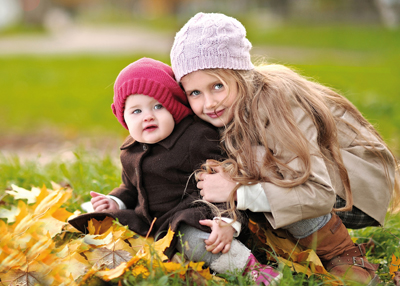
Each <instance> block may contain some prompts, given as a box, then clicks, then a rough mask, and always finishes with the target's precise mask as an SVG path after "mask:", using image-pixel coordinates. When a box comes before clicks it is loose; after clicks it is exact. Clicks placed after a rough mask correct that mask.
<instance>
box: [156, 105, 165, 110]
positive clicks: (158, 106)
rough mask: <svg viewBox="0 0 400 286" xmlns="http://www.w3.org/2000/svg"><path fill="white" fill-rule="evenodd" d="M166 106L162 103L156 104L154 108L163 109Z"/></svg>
mask: <svg viewBox="0 0 400 286" xmlns="http://www.w3.org/2000/svg"><path fill="white" fill-rule="evenodd" d="M163 107H164V106H163V105H162V104H156V106H154V109H161V108H163Z"/></svg>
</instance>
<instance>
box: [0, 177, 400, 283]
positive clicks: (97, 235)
mask: <svg viewBox="0 0 400 286" xmlns="http://www.w3.org/2000/svg"><path fill="white" fill-rule="evenodd" d="M72 192H73V191H72V189H71V188H69V187H61V186H59V185H57V184H54V183H53V187H52V189H50V188H47V187H46V186H43V187H41V188H37V187H33V188H31V189H30V190H27V189H23V188H20V187H18V186H15V185H13V186H12V190H8V191H6V196H4V197H3V203H4V205H5V206H3V207H2V208H1V209H0V217H1V218H3V220H0V233H1V234H2V238H1V241H0V261H1V262H0V279H1V280H0V283H1V285H45V286H46V285H49V286H51V285H138V284H139V285H251V280H250V279H249V277H246V276H243V275H241V273H232V275H225V276H223V275H222V276H216V275H212V274H211V272H210V270H209V269H208V268H206V267H204V266H203V263H194V262H189V261H186V262H185V261H184V259H183V257H182V256H180V255H177V256H176V257H175V258H174V259H172V261H170V260H168V258H167V257H166V256H165V255H164V254H163V251H164V250H165V249H166V248H167V247H168V246H169V243H170V241H171V240H172V237H173V236H174V233H173V232H172V231H168V233H167V235H166V236H164V237H163V238H162V239H160V240H158V241H154V240H153V238H151V237H141V236H139V235H137V234H135V233H134V232H132V231H130V230H129V229H127V227H124V226H122V225H120V224H119V223H118V222H115V221H112V220H111V219H105V220H104V221H96V220H91V221H90V222H89V224H88V228H87V229H88V233H87V234H82V233H80V232H78V231H77V230H75V229H74V228H73V227H71V226H70V225H69V224H68V223H67V220H68V218H72V217H74V216H76V215H78V214H79V213H80V212H79V211H75V212H74V213H71V212H69V211H68V210H66V209H65V208H63V207H62V206H63V205H64V204H65V203H66V202H67V201H68V200H69V199H70V198H71V194H72ZM389 222H391V219H389ZM250 228H251V230H252V231H253V232H255V233H256V232H257V229H256V228H257V226H256V225H255V224H251V225H250ZM364 231H365V232H366V233H365V234H366V235H368V233H367V230H366V229H364ZM359 234H362V232H360V233H359ZM385 235H387V236H392V237H393V238H394V237H395V234H393V233H391V232H390V231H389V230H386V231H384V232H382V233H379V232H375V234H372V235H371V236H369V244H370V252H371V251H372V252H374V253H375V254H376V253H377V249H379V248H381V247H385V243H386V242H387V241H389V239H387V238H386V239H387V241H386V242H385V241H381V240H382V237H378V236H383V237H384V236H385ZM353 237H354V240H355V241H356V240H358V239H360V240H363V238H362V237H360V238H356V237H355V236H353ZM261 238H262V240H264V241H263V242H264V243H265V244H267V245H269V251H268V253H269V254H268V255H269V259H271V260H275V261H276V262H279V265H280V268H281V269H282V271H283V272H284V274H285V275H284V278H283V280H282V281H281V283H282V285H306V284H310V283H311V285H319V284H324V285H328V284H330V285H343V284H345V283H343V282H342V281H340V280H339V279H336V278H335V277H333V276H330V275H329V274H328V273H327V272H326V271H325V269H324V268H323V266H322V264H321V262H320V261H319V259H318V257H317V256H316V254H315V253H314V252H313V251H312V250H303V249H300V248H299V247H298V246H297V245H295V244H292V243H291V242H290V241H287V240H285V239H281V238H280V236H279V235H277V234H276V232H274V233H273V232H272V231H264V232H263V233H262V235H261ZM396 238H397V237H396ZM386 250H387V251H390V252H391V256H390V259H389V260H385V259H386V258H387V257H382V258H381V259H378V262H380V264H381V272H380V276H381V279H382V281H383V282H385V281H386V283H387V284H388V285H389V283H390V284H395V285H398V281H397V280H396V279H397V278H396V275H398V273H397V271H398V268H399V264H400V259H399V257H400V256H399V255H398V254H399V249H398V240H397V245H393V244H391V245H386ZM371 258H372V257H371ZM388 262H389V263H388Z"/></svg>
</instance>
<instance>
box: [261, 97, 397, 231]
mask: <svg viewBox="0 0 400 286" xmlns="http://www.w3.org/2000/svg"><path fill="white" fill-rule="evenodd" d="M291 108H292V112H293V115H294V118H295V120H296V123H297V124H298V126H299V128H300V130H301V131H302V132H303V134H304V136H305V138H306V139H308V141H309V142H310V146H311V164H312V165H311V175H310V177H309V179H308V181H307V182H305V183H304V184H302V185H299V186H296V187H293V188H282V187H278V186H276V185H274V184H272V183H262V187H263V189H264V191H265V194H266V196H267V198H268V202H269V204H270V206H271V212H266V213H264V215H265V217H266V218H267V219H268V221H269V222H270V224H271V225H272V226H273V227H274V228H280V227H283V226H287V225H289V224H291V223H294V222H297V221H299V220H302V219H307V218H312V217H318V216H321V215H325V214H327V213H329V212H331V210H332V207H333V205H334V203H335V200H336V195H339V196H340V197H342V198H343V199H344V198H345V192H344V187H343V184H342V182H341V180H340V177H339V173H338V170H337V169H335V168H333V167H332V164H330V162H328V161H327V160H326V159H325V158H323V157H322V156H321V151H320V149H319V147H318V144H317V129H316V127H315V125H314V123H313V121H312V120H311V118H310V117H309V115H308V114H307V113H306V112H304V110H303V109H302V108H301V107H300V106H299V105H298V104H297V103H296V102H295V101H294V100H292V101H291ZM330 110H331V112H332V113H333V115H334V116H335V117H336V118H338V120H337V128H338V139H339V145H340V150H341V154H342V157H343V161H344V164H345V167H346V169H347V171H348V174H349V178H350V185H351V189H352V194H353V199H354V205H355V206H356V207H357V208H359V209H360V210H362V211H363V212H365V213H366V214H368V215H369V216H371V217H372V218H374V219H375V220H376V221H378V222H379V223H380V224H383V223H384V219H385V215H386V212H387V208H388V205H389V202H390V198H391V194H392V192H393V186H394V173H395V162H394V158H393V156H392V155H391V153H390V152H389V150H388V149H387V148H386V147H385V146H384V145H383V144H381V143H380V142H379V140H378V139H377V138H376V137H375V136H374V135H373V134H371V133H370V132H369V131H368V130H367V129H366V128H365V127H362V126H361V123H360V122H358V121H357V120H356V119H355V118H354V117H353V116H352V115H350V114H349V113H348V112H346V110H345V109H344V108H342V107H339V106H331V107H330ZM339 119H341V120H343V121H345V122H347V123H348V124H351V125H353V126H354V127H356V128H357V129H358V130H359V131H360V132H361V134H362V135H363V136H364V137H365V138H368V140H369V142H367V141H366V140H365V139H363V138H362V137H361V136H359V135H357V134H356V133H355V132H354V131H352V130H351V129H350V128H349V127H348V126H347V125H346V124H345V123H343V122H341V121H340V120H339ZM266 132H267V133H268V132H270V131H269V129H268V128H267V130H266ZM268 138H269V139H268V140H269V141H268V147H269V148H270V149H271V150H272V151H273V153H274V156H276V157H277V158H278V159H280V160H282V161H283V162H284V163H287V164H288V165H289V166H290V167H292V168H293V169H294V170H299V171H300V170H301V163H300V160H299V159H298V158H297V156H296V155H295V154H293V153H292V152H290V151H289V150H283V149H282V148H280V144H279V142H276V141H275V140H274V136H273V134H271V135H270V136H268ZM371 146H374V147H375V149H376V150H377V151H378V152H379V153H380V154H381V155H382V157H383V158H385V160H386V163H387V165H388V175H389V183H388V180H387V178H386V174H385V169H384V166H383V164H382V161H381V160H380V159H379V158H377V156H376V155H374V154H373V153H372V151H370V149H371ZM365 147H366V148H365ZM257 149H258V150H257V152H261V153H262V152H264V151H263V150H262V148H257ZM282 175H283V177H284V178H285V179H286V178H287V179H290V177H289V175H288V174H286V173H285V172H282Z"/></svg>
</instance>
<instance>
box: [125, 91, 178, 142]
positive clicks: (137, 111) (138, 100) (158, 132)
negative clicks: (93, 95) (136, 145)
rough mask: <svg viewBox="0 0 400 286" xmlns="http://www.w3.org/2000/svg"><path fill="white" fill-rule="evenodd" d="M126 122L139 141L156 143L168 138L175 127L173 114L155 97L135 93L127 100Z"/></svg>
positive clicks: (133, 135)
mask: <svg viewBox="0 0 400 286" xmlns="http://www.w3.org/2000/svg"><path fill="white" fill-rule="evenodd" d="M124 119H125V123H126V125H127V126H128V129H129V134H130V135H131V136H132V138H133V139H135V140H136V141H138V142H141V143H148V144H154V143H157V142H159V141H161V140H163V139H165V138H167V137H168V136H169V135H170V134H171V133H172V131H173V130H174V127H175V121H174V118H173V116H172V114H171V113H170V112H169V111H168V110H167V109H166V108H165V107H164V106H162V104H161V103H159V102H158V101H157V100H155V99H154V98H153V97H150V96H147V95H142V94H135V95H130V96H129V97H128V98H127V99H126V102H125V111H124Z"/></svg>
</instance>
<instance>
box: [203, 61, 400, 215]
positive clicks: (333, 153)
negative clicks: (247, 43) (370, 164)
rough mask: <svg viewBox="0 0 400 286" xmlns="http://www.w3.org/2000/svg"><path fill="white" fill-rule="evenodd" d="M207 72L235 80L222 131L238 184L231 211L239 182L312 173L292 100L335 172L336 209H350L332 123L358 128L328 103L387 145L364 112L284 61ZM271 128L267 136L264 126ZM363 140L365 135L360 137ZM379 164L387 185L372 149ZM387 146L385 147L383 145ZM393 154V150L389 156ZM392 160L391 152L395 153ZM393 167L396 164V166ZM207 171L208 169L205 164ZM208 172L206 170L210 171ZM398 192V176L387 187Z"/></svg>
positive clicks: (299, 179)
mask: <svg viewBox="0 0 400 286" xmlns="http://www.w3.org/2000/svg"><path fill="white" fill-rule="evenodd" d="M206 72H207V73H209V74H211V75H214V76H216V77H218V78H219V79H220V80H221V81H222V82H223V83H224V84H225V85H226V82H227V81H228V79H229V78H233V79H234V80H235V81H236V83H237V87H238V93H237V96H236V99H235V102H234V104H233V120H232V121H231V122H230V123H228V124H227V125H226V126H225V129H224V130H223V131H222V137H221V143H222V146H223V148H224V150H225V151H226V153H227V155H228V157H229V159H228V160H226V161H224V162H222V163H221V165H222V166H224V170H225V171H226V172H229V174H230V176H231V177H232V178H233V179H234V180H235V181H237V182H239V184H238V185H237V187H236V188H235V189H234V190H233V192H232V193H231V197H230V207H231V210H233V209H234V202H233V194H234V192H235V191H236V190H237V188H238V187H239V186H240V185H246V184H255V183H258V182H271V183H273V184H275V185H277V186H280V187H287V188H290V187H295V186H298V185H301V184H303V183H305V182H306V181H307V180H308V178H309V176H310V173H311V154H310V144H309V142H308V140H307V139H306V138H305V136H304V135H303V133H302V131H301V130H300V129H299V127H298V125H297V124H296V121H295V118H294V116H293V113H292V110H291V101H295V102H296V103H297V104H298V105H299V106H300V107H301V108H302V109H303V110H304V111H305V112H306V113H307V114H308V115H309V116H310V118H311V119H312V120H313V122H314V125H315V127H316V128H317V132H318V137H317V143H318V147H319V149H320V150H321V154H320V155H321V156H323V157H324V158H325V159H326V161H328V162H331V164H333V165H334V166H335V167H336V168H337V169H338V171H339V174H340V179H341V181H342V183H343V186H344V189H345V194H346V197H345V201H346V205H345V207H343V208H340V209H335V211H349V210H351V208H352V206H353V197H352V193H351V187H350V181H349V176H348V173H347V170H346V168H345V165H344V163H343V159H342V156H341V154H340V146H339V142H338V136H337V133H338V131H337V127H336V124H337V122H338V121H342V122H344V123H345V124H346V125H348V126H349V127H350V128H351V129H353V130H354V132H356V133H357V134H359V135H360V136H362V135H361V134H360V131H359V130H358V129H357V128H355V127H354V126H352V125H350V124H349V123H347V122H345V121H343V120H341V119H340V118H336V117H334V116H333V114H332V112H331V111H330V108H329V107H330V106H331V105H338V106H340V107H343V108H344V109H346V111H347V112H349V113H350V114H351V115H352V116H353V117H354V118H355V119H356V120H357V121H358V122H360V124H361V125H362V126H363V127H365V128H366V129H368V130H369V131H370V132H371V134H373V135H375V137H376V138H377V139H378V140H379V141H380V142H381V143H382V144H384V145H385V146H386V144H385V142H384V141H383V139H382V138H381V136H380V135H379V134H378V132H377V131H376V129H375V128H374V127H373V126H372V125H371V124H370V123H369V122H368V121H367V120H366V119H365V118H364V117H363V116H362V114H361V113H360V112H359V111H358V109H357V108H356V107H355V106H354V105H353V104H352V103H351V102H350V101H349V100H347V99H346V98H345V97H343V96H342V95H340V94H338V93H337V92H335V91H333V90H332V89H330V88H328V87H326V86H323V85H321V84H318V83H315V82H313V81H311V80H308V79H306V78H305V77H303V76H301V75H299V74H298V73H296V72H294V71H293V70H291V69H289V68H287V67H285V66H282V65H275V64H269V65H262V66H259V67H256V68H255V69H254V70H251V71H238V70H229V69H210V70H206ZM267 126H268V127H269V129H270V132H269V133H268V134H267V132H266V127H267ZM268 136H274V139H275V140H276V142H277V144H279V145H280V148H282V150H289V151H291V152H292V153H294V154H296V156H297V157H298V158H299V159H300V162H301V163H302V170H303V171H302V172H298V171H295V170H293V169H292V168H290V167H289V166H288V165H287V164H286V163H285V162H283V161H281V160H279V159H278V158H276V157H275V156H274V154H273V153H272V151H271V149H270V148H269V147H271V146H268V143H267V141H268V140H267V139H268ZM364 139H365V140H366V141H367V142H368V139H367V138H364ZM254 145H261V146H264V147H265V151H266V152H265V155H264V157H263V158H262V161H261V164H262V167H259V164H257V162H259V163H260V158H257V154H255V152H254V150H253V146H254ZM371 146H372V152H375V153H376V154H377V156H379V157H380V158H381V160H382V162H383V166H384V168H385V172H386V177H387V180H388V184H391V182H390V179H389V175H388V174H389V171H388V165H387V160H388V158H383V156H382V155H381V154H380V153H379V152H378V151H377V150H374V147H373V146H374V145H373V144H371ZM386 147H387V146H386ZM392 155H393V154H392ZM393 158H394V156H393ZM396 165H397V164H396ZM205 169H207V168H205ZM208 170H210V169H208ZM282 171H284V172H288V173H289V174H290V176H289V177H290V178H291V179H284V178H283V176H282V175H281V173H282ZM391 187H392V188H394V189H395V190H396V193H397V194H398V193H399V192H400V188H399V182H398V179H396V181H395V186H391Z"/></svg>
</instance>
